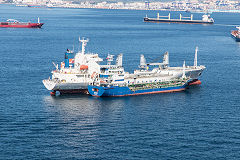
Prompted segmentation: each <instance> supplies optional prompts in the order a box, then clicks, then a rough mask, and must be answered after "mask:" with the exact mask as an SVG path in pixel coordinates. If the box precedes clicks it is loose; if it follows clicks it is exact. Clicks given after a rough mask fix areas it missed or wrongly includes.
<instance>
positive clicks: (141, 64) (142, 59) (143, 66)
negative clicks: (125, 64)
mask: <svg viewBox="0 0 240 160" xmlns="http://www.w3.org/2000/svg"><path fill="white" fill-rule="evenodd" d="M146 66H147V64H146V59H145V57H144V55H143V54H141V56H140V66H139V68H142V69H143V68H146Z"/></svg>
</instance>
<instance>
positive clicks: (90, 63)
mask: <svg viewBox="0 0 240 160" xmlns="http://www.w3.org/2000/svg"><path fill="white" fill-rule="evenodd" d="M88 41H89V40H88V39H80V38H79V42H80V43H82V50H81V52H78V53H76V54H74V53H73V52H72V51H70V50H67V52H66V53H65V61H64V62H61V67H60V69H59V67H58V65H55V64H54V65H55V68H56V69H55V70H54V71H52V78H50V77H49V79H45V80H43V84H44V86H45V87H46V88H47V89H48V90H51V91H53V92H51V93H52V94H55V93H56V91H59V92H60V93H87V86H88V85H89V84H90V83H92V82H93V81H94V80H96V78H99V76H100V75H101V76H102V77H104V76H105V77H106V78H108V77H112V76H114V77H115V78H117V77H119V78H121V77H122V76H123V75H124V74H125V72H124V68H123V67H122V57H123V55H122V54H119V55H118V57H117V59H116V64H115V65H112V64H111V62H112V61H113V55H110V54H109V55H108V57H107V61H108V63H107V65H100V64H99V62H102V61H103V59H102V58H100V57H99V56H98V54H92V53H87V54H86V53H85V47H86V44H87V42H88Z"/></svg>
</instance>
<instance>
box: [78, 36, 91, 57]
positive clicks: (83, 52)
mask: <svg viewBox="0 0 240 160" xmlns="http://www.w3.org/2000/svg"><path fill="white" fill-rule="evenodd" d="M88 41H89V39H84V37H83V39H80V37H79V42H80V43H82V54H85V46H86V45H87V42H88Z"/></svg>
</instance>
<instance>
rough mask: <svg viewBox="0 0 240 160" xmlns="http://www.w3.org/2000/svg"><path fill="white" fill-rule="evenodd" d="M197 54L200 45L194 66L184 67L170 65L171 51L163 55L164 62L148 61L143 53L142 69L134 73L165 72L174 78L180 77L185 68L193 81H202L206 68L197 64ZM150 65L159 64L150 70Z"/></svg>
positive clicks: (164, 73)
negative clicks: (200, 78) (200, 79)
mask: <svg viewBox="0 0 240 160" xmlns="http://www.w3.org/2000/svg"><path fill="white" fill-rule="evenodd" d="M197 54H198V47H196V50H195V58H194V65H193V66H185V65H184V68H183V67H170V66H169V53H168V52H166V53H165V54H164V56H163V62H162V63H146V59H145V57H144V55H141V58H140V66H139V68H140V70H135V71H134V73H135V74H137V75H144V74H145V75H147V74H154V73H155V74H156V73H158V74H160V73H161V74H163V75H170V76H172V77H173V78H180V77H182V72H183V69H184V70H185V75H186V76H187V77H189V78H190V79H192V82H195V83H198V84H199V83H200V81H199V80H198V78H199V76H200V75H201V74H202V72H203V70H204V69H205V68H206V67H205V66H203V65H198V64H197ZM149 66H158V67H155V68H153V69H152V70H149Z"/></svg>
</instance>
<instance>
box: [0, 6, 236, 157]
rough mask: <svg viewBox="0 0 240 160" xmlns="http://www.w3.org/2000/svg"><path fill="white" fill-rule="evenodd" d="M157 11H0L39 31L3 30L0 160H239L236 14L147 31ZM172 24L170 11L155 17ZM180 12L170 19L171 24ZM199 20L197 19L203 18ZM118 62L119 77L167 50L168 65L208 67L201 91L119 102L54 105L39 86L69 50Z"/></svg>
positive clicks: (78, 99)
mask: <svg viewBox="0 0 240 160" xmlns="http://www.w3.org/2000/svg"><path fill="white" fill-rule="evenodd" d="M157 12H158V11H137V10H103V9H64V8H52V9H48V8H27V7H15V6H11V5H0V15H1V17H0V21H5V20H6V19H9V18H13V19H17V20H20V21H25V22H28V21H31V22H37V17H39V18H40V21H41V22H43V23H45V24H44V25H43V27H42V29H27V28H25V29H24V28H22V29H21V28H0V55H1V63H0V74H1V75H0V77H1V78H0V84H1V89H0V104H1V105H0V159H4V160H5V159H11V160H13V159H89V160H93V159H94V160H95V159H96V160H98V159H104V160H105V159H111V160H113V159H121V160H127V159H134V160H135V159H144V160H145V159H157V160H159V159H168V160H171V159H173V160H175V159H181V160H182V159H190V160H193V159H194V160H195V159H197V160H203V159H206V160H209V159H217V160H225V159H240V104H239V103H240V96H239V90H240V43H237V42H235V41H234V39H233V38H231V36H230V31H231V30H233V29H235V25H238V24H240V16H239V13H213V14H212V15H211V16H212V17H213V18H214V20H215V24H214V25H199V24H164V23H144V22H143V17H144V16H145V15H146V14H147V15H148V17H155V16H156V14H157ZM159 13H160V15H168V13H169V12H163V11H160V12H159ZM180 13H182V14H183V15H185V16H189V13H184V12H171V16H172V17H173V18H174V17H175V18H177V17H178V16H179V14H180ZM201 16H202V15H201V14H194V19H200V18H201ZM79 36H80V37H86V38H89V43H88V44H87V46H86V51H87V52H93V53H98V54H99V55H100V56H101V57H103V58H105V57H106V56H107V54H109V53H110V54H114V55H117V54H119V53H123V65H124V67H125V70H127V71H129V72H132V71H133V70H134V69H136V68H137V67H138V65H139V58H140V54H144V55H145V57H146V59H147V61H151V60H153V59H155V58H158V57H159V56H161V55H162V54H163V53H164V52H165V51H169V54H170V65H171V66H181V65H182V64H183V61H184V60H185V61H186V65H193V60H194V50H195V47H196V46H198V47H199V52H198V63H199V64H201V65H205V66H206V70H205V71H204V72H203V74H202V76H201V78H200V80H201V81H202V85H200V86H195V87H191V88H189V89H188V90H186V91H184V92H177V93H164V94H154V95H142V96H132V97H120V98H96V97H91V96H88V95H63V96H56V97H52V96H50V93H49V91H48V90H47V89H46V88H45V87H44V85H43V84H42V80H43V79H47V78H48V77H49V76H51V71H52V70H53V69H54V66H53V64H52V62H55V63H58V64H59V63H60V62H61V61H63V59H64V52H65V51H66V49H67V48H69V49H72V48H73V46H74V50H75V51H77V50H78V49H79V43H78V38H79Z"/></svg>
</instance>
